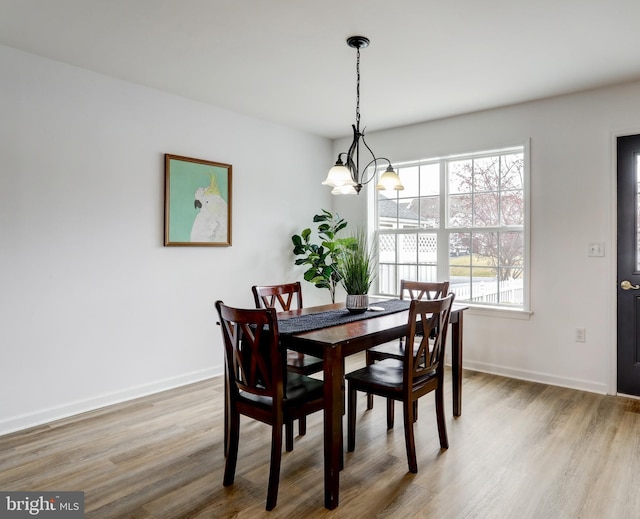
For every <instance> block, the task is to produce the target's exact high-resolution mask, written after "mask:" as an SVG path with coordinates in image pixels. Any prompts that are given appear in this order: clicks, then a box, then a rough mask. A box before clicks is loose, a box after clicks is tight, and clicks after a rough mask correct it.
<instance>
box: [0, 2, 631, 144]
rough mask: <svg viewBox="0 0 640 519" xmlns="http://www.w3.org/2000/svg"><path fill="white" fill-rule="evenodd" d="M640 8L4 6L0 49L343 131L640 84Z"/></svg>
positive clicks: (329, 132)
mask: <svg viewBox="0 0 640 519" xmlns="http://www.w3.org/2000/svg"><path fill="white" fill-rule="evenodd" d="M639 19H640V1H638V0H451V1H444V0H393V1H390V0H316V1H312V0H0V44H4V45H7V46H10V47H15V48H18V49H22V50H25V51H27V52H31V53H34V54H38V55H41V56H45V57H48V58H52V59H54V60H58V61H62V62H65V63H70V64H72V65H76V66H78V67H83V68H85V69H89V70H93V71H96V72H99V73H101V74H106V75H108V76H112V77H115V78H120V79H123V80H126V81H131V82H134V83H139V84H141V85H146V86H149V87H153V88H156V89H159V90H163V91H166V92H171V93H174V94H177V95H180V96H183V97H187V98H191V99H194V100H198V101H201V102H204V103H209V104H212V105H216V106H219V107H222V108H225V109H228V110H232V111H234V112H238V113H242V114H246V115H249V116H253V117H258V118H261V119H266V120H270V121H273V122H276V123H279V124H283V125H286V126H290V127H294V128H297V129H301V130H305V131H309V132H312V133H314V134H317V135H321V136H325V137H329V138H337V137H343V136H347V135H348V134H349V133H350V131H351V129H350V126H351V124H353V123H354V121H355V96H356V88H355V85H356V74H355V66H356V51H355V50H354V49H351V48H349V47H348V46H347V44H346V42H345V41H346V38H347V37H348V36H352V35H364V36H367V37H368V38H370V40H371V45H370V46H369V47H368V48H366V49H363V50H362V51H361V67H360V68H361V104H360V108H361V113H362V120H361V122H362V125H363V126H365V127H366V128H367V129H368V130H369V131H375V130H382V129H386V128H390V127H395V126H402V125H407V124H412V123H417V122H421V121H427V120H432V119H438V118H443V117H448V116H452V115H457V114H461V113H467V112H473V111H478V110H483V109H488V108H494V107H497V106H504V105H508V104H513V103H519V102H523V101H529V100H534V99H541V98H545V97H549V96H555V95H559V94H565V93H570V92H576V91H580V90H586V89H592V88H597V87H601V86H606V85H611V84H615V83H622V82H627V81H633V80H638V79H640V56H639V55H638V49H640V30H639V28H638V20H639Z"/></svg>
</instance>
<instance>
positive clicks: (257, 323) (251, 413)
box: [216, 301, 324, 510]
mask: <svg viewBox="0 0 640 519" xmlns="http://www.w3.org/2000/svg"><path fill="white" fill-rule="evenodd" d="M216 309H217V311H218V315H219V317H220V325H221V326H220V327H221V329H222V337H223V341H224V350H225V377H226V384H227V391H226V392H225V393H226V399H227V402H226V403H225V405H226V406H227V410H228V421H227V423H226V427H227V429H228V430H227V431H226V437H228V451H227V456H226V461H225V467H224V480H223V484H224V486H225V487H226V486H229V485H231V484H233V481H234V478H235V472H236V465H237V460H238V447H239V440H240V415H244V416H248V417H250V418H253V419H255V420H258V421H260V422H263V423H266V424H268V425H270V426H271V464H270V469H269V486H268V491H267V506H266V508H267V510H272V509H273V508H274V507H275V506H276V501H277V499H278V485H279V480H280V464H281V459H282V426H283V425H284V424H288V425H289V427H288V430H289V431H290V430H292V429H291V424H292V423H293V420H295V419H299V418H301V417H304V416H307V415H308V414H311V413H314V412H316V411H319V410H321V409H323V407H324V397H323V389H322V381H320V380H316V379H313V378H310V377H307V376H306V375H300V374H297V373H290V372H288V371H287V369H286V367H285V355H284V352H283V351H282V348H281V347H280V340H279V335H278V320H277V317H276V311H275V309H273V308H264V309H248V310H246V309H239V308H231V307H229V306H226V305H225V304H224V303H223V302H222V301H216ZM287 436H288V435H287ZM289 440H290V439H289V438H287V439H286V441H287V443H288V442H289ZM291 442H292V443H293V439H292V438H291Z"/></svg>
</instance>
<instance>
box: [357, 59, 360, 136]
mask: <svg viewBox="0 0 640 519" xmlns="http://www.w3.org/2000/svg"><path fill="white" fill-rule="evenodd" d="M357 51H358V52H357V56H358V57H357V60H356V129H357V130H358V132H360V48H359V47H358V49H357Z"/></svg>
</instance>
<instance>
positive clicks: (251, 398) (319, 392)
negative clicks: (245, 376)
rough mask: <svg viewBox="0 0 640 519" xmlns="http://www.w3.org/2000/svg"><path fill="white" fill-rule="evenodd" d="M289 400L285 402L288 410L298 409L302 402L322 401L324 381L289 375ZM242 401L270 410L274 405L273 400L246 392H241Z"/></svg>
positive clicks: (295, 374)
mask: <svg viewBox="0 0 640 519" xmlns="http://www.w3.org/2000/svg"><path fill="white" fill-rule="evenodd" d="M286 393H287V398H285V399H284V400H283V405H284V407H285V410H286V408H288V407H296V406H297V405H299V404H300V402H307V401H309V400H315V399H321V398H322V396H323V386H322V380H317V379H315V378H311V377H307V376H305V375H299V374H297V373H287V389H286ZM239 398H240V400H243V401H246V402H250V403H251V404H252V405H258V406H261V407H262V408H264V409H269V408H270V407H271V405H272V399H271V398H267V397H264V396H260V395H254V394H252V393H248V392H246V391H240V393H239Z"/></svg>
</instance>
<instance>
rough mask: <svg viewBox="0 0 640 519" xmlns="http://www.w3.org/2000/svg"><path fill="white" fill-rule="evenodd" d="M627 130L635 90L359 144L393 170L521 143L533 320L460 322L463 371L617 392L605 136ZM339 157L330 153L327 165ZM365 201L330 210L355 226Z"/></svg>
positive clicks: (638, 127) (526, 107)
mask: <svg viewBox="0 0 640 519" xmlns="http://www.w3.org/2000/svg"><path fill="white" fill-rule="evenodd" d="M469 95H473V91H472V90H470V92H469ZM434 102H437V101H434ZM365 115H366V114H365ZM365 122H366V121H365ZM634 131H635V133H640V83H634V84H627V85H622V86H617V87H613V88H606V89H600V90H594V91H590V92H585V93H580V94H576V95H568V96H563V97H557V98H553V99H547V100H542V101H538V102H531V103H527V104H522V105H517V106H511V107H506V108H501V109H496V110H490V111H484V112H479V113H473V114H468V115H464V116H461V117H455V118H450V119H445V120H440V121H435V122H430V123H424V124H419V125H415V126H409V127H403V128H397V129H393V130H388V131H383V132H377V133H371V134H369V135H368V142H369V144H370V145H371V147H372V149H373V150H374V151H375V152H376V153H378V154H380V155H383V156H386V157H390V158H391V159H392V160H394V161H398V162H401V161H408V160H416V159H421V158H428V157H435V156H445V155H449V154H455V153H463V152H470V151H480V150H487V149H495V148H497V147H504V146H509V145H514V144H523V143H524V142H525V141H527V140H528V139H530V143H531V242H530V243H531V310H532V311H533V314H532V315H531V317H530V318H529V319H528V320H518V319H509V318H505V317H503V316H495V315H486V314H483V313H481V312H475V313H474V312H468V315H467V319H466V322H465V343H464V348H465V351H464V365H465V366H466V367H468V368H471V369H477V370H481V371H488V372H494V373H499V374H505V375H508V376H514V377H518V378H524V379H530V380H535V381H540V382H548V383H552V384H557V385H563V386H569V387H575V388H581V389H586V390H590V391H596V392H602V393H606V392H609V393H615V387H616V386H615V365H614V361H615V294H616V286H615V268H616V267H615V244H616V236H615V231H614V226H615V202H614V198H615V197H614V188H615V165H614V157H615V139H614V136H615V135H618V134H625V133H634ZM346 146H347V141H345V140H341V141H340V142H336V143H334V155H336V154H337V153H338V151H339V150H340V149H344V148H346ZM361 197H362V195H361ZM362 198H363V200H360V201H359V203H360V208H359V209H354V205H353V203H352V202H351V201H349V202H348V203H347V202H345V201H344V200H340V201H339V202H337V203H336V205H335V208H336V210H338V211H339V212H340V213H341V214H343V215H344V216H347V217H349V218H350V219H351V220H354V218H355V217H356V216H357V215H358V214H359V215H360V218H362V217H363V215H364V210H363V207H364V206H363V205H362V203H363V201H364V197H362ZM354 221H355V220H354ZM590 242H604V244H605V250H606V256H605V257H604V258H593V257H587V246H588V244H589V243H590ZM577 327H585V328H586V342H585V343H577V342H575V340H574V331H575V328H577Z"/></svg>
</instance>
